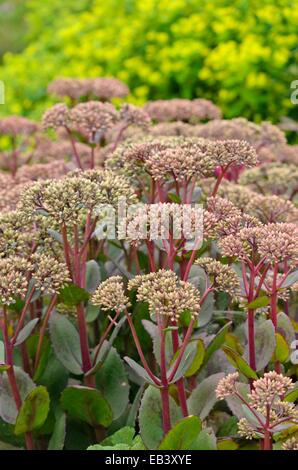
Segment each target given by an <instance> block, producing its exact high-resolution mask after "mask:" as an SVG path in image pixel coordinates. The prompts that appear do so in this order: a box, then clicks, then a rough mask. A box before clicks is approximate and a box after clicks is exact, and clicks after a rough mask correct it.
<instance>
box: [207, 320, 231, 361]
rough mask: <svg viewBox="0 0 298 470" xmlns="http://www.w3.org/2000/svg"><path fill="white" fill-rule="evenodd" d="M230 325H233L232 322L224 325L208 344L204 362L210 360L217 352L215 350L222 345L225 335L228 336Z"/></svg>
mask: <svg viewBox="0 0 298 470" xmlns="http://www.w3.org/2000/svg"><path fill="white" fill-rule="evenodd" d="M230 325H231V322H229V323H227V324H226V325H225V326H223V327H222V328H221V330H219V332H218V333H217V334H216V336H215V337H214V338H213V339H212V340H211V342H210V343H209V344H208V346H207V348H206V350H205V357H204V362H203V363H204V364H206V363H207V362H208V361H209V359H210V357H211V356H212V354H213V353H215V351H217V350H218V349H219V348H220V347H221V345H222V344H223V343H224V341H225V337H226V334H227V332H228V329H229V327H230Z"/></svg>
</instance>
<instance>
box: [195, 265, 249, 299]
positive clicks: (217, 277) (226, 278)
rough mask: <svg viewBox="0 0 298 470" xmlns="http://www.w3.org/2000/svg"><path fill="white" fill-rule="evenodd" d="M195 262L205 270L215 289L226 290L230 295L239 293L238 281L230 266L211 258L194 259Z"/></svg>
mask: <svg viewBox="0 0 298 470" xmlns="http://www.w3.org/2000/svg"><path fill="white" fill-rule="evenodd" d="M195 264H197V265H198V266H200V267H202V268H203V269H204V270H205V271H206V273H207V274H208V276H209V279H210V282H211V285H212V286H213V289H214V290H215V291H219V292H227V293H228V294H230V295H231V296H232V297H234V296H236V295H238V294H239V291H240V282H239V279H238V276H237V274H236V273H235V271H234V270H233V268H231V266H228V265H225V264H222V263H220V261H216V260H215V259H213V258H200V259H198V260H196V262H195Z"/></svg>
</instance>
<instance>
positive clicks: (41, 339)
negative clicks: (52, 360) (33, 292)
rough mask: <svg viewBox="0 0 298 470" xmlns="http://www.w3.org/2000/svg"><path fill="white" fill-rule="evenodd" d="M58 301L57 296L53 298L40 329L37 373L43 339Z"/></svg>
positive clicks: (36, 362) (36, 357)
mask: <svg viewBox="0 0 298 470" xmlns="http://www.w3.org/2000/svg"><path fill="white" fill-rule="evenodd" d="M56 301H57V294H56V295H54V297H53V298H52V300H51V302H50V304H49V306H48V308H47V311H46V313H45V317H44V321H43V324H42V327H41V329H40V333H39V338H38V344H37V349H36V355H35V363H34V370H35V372H36V371H37V368H38V364H39V361H40V356H41V348H42V343H43V339H44V336H45V332H46V329H47V326H48V322H49V319H50V316H51V313H52V311H53V309H54V307H55V304H56Z"/></svg>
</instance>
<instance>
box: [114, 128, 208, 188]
mask: <svg viewBox="0 0 298 470" xmlns="http://www.w3.org/2000/svg"><path fill="white" fill-rule="evenodd" d="M212 152H213V145H211V144H210V143H209V142H208V141H206V140H203V139H192V138H183V137H170V138H166V137H164V138H160V139H153V140H148V141H147V142H144V143H143V142H142V143H137V144H134V145H131V146H130V147H128V148H127V149H126V151H125V152H124V154H123V157H124V159H125V160H127V161H131V162H135V165H140V164H142V165H143V166H144V169H145V170H146V171H147V172H148V173H149V174H150V175H151V176H152V177H153V178H154V179H155V180H163V179H167V178H172V179H173V178H175V179H176V180H177V181H182V180H185V179H190V178H193V177H195V178H199V177H200V176H202V175H204V176H207V175H210V174H213V171H214V168H215V163H214V160H213V158H212Z"/></svg>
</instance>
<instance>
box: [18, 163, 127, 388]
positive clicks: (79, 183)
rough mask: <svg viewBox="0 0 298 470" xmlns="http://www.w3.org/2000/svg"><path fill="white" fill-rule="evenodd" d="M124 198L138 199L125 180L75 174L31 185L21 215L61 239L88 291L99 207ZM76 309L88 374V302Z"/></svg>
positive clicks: (75, 277)
mask: <svg viewBox="0 0 298 470" xmlns="http://www.w3.org/2000/svg"><path fill="white" fill-rule="evenodd" d="M121 196H123V197H125V198H126V199H127V200H128V201H133V200H134V197H135V196H134V193H133V191H132V190H131V189H130V187H129V185H128V184H127V182H126V180H125V178H123V177H121V176H118V175H113V174H112V173H111V172H108V171H103V170H99V171H97V170H90V171H89V172H84V173H81V172H74V173H72V174H70V175H69V176H66V177H65V178H62V179H61V180H56V181H45V182H42V183H40V182H38V183H36V184H35V185H32V186H30V187H29V188H28V189H27V190H26V191H25V192H24V194H23V197H22V201H21V203H20V212H21V214H22V216H23V217H27V218H28V219H29V220H32V222H33V223H36V224H38V225H40V226H41V227H45V228H46V229H47V230H52V231H54V232H51V233H54V236H56V237H58V238H59V239H60V240H61V244H62V249H63V258H64V261H65V264H66V266H67V270H68V275H69V277H70V279H71V281H72V283H73V284H74V285H76V286H77V287H78V288H80V289H84V288H85V282H86V268H87V261H88V257H89V249H90V243H91V239H92V237H93V235H94V231H95V228H96V224H97V223H98V221H99V220H100V217H101V213H100V210H99V208H100V206H105V205H109V206H110V207H111V206H112V207H114V206H116V205H117V202H118V199H119V198H120V197H121ZM55 234H56V235H55ZM98 248H99V250H100V246H99V247H98ZM98 248H97V249H98ZM76 310H77V319H78V327H79V334H80V344H81V354H82V361H83V372H84V373H85V374H87V373H88V372H89V371H90V370H91V369H92V361H91V356H90V348H89V341H88V333H87V327H86V319H85V307H84V303H83V302H79V303H78V305H77V306H76ZM86 381H87V383H89V384H92V377H91V376H86Z"/></svg>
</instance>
